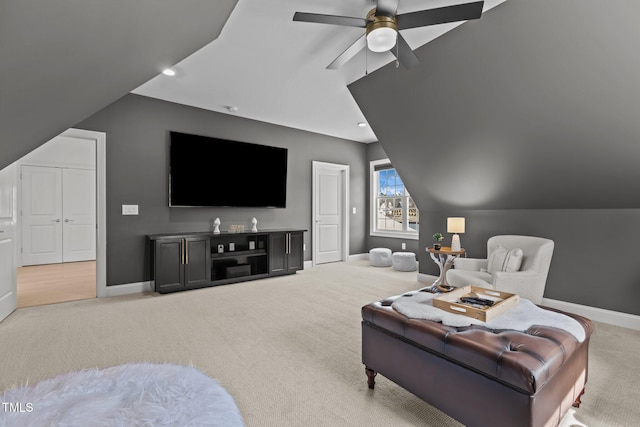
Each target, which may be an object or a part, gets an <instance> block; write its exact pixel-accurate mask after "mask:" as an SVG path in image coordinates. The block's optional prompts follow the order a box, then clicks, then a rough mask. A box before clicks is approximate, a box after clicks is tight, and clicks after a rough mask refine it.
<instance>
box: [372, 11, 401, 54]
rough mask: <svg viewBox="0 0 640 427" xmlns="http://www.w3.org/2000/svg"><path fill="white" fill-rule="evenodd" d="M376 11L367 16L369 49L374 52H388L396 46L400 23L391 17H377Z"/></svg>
mask: <svg viewBox="0 0 640 427" xmlns="http://www.w3.org/2000/svg"><path fill="white" fill-rule="evenodd" d="M375 11H376V10H375V9H373V10H372V11H370V12H369V14H368V15H367V20H368V21H369V24H367V47H368V48H369V50H370V51H372V52H386V51H388V50H391V48H392V47H394V46H395V45H396V42H397V39H398V21H396V19H395V18H391V17H389V16H376V15H375Z"/></svg>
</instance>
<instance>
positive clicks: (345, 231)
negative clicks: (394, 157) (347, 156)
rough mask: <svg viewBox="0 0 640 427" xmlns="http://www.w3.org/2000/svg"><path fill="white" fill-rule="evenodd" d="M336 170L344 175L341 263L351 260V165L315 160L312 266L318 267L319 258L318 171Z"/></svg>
mask: <svg viewBox="0 0 640 427" xmlns="http://www.w3.org/2000/svg"><path fill="white" fill-rule="evenodd" d="M321 167H322V168H329V169H335V170H338V171H340V172H341V173H342V178H343V179H342V213H341V215H340V220H341V222H342V236H341V239H342V255H341V257H340V258H341V261H343V262H346V261H348V260H349V200H350V197H349V188H350V185H349V175H350V172H349V165H342V164H338V163H327V162H320V161H316V160H314V161H313V162H312V179H311V181H312V182H311V216H312V218H311V230H312V231H311V241H312V242H313V244H312V245H311V246H312V251H311V262H312V266H315V265H316V259H317V258H318V239H317V238H316V236H317V235H318V229H317V227H318V218H317V215H316V207H317V204H318V194H317V193H316V183H317V177H318V169H320V168H321Z"/></svg>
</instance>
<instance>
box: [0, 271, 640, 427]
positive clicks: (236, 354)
mask: <svg viewBox="0 0 640 427" xmlns="http://www.w3.org/2000/svg"><path fill="white" fill-rule="evenodd" d="M420 286H421V285H420V284H419V283H418V282H417V281H416V273H415V272H409V273H406V272H397V271H394V270H393V269H391V268H376V267H370V266H369V265H368V263H367V262H365V261H358V262H352V263H348V264H345V263H334V264H325V265H321V266H318V267H315V268H313V269H308V270H305V271H304V272H301V273H298V274H296V275H293V276H285V277H281V278H272V279H266V280H259V281H253V282H245V283H241V284H235V285H227V286H219V287H215V288H207V289H202V290H197V291H189V292H182V293H176V294H170V295H158V294H149V295H136V296H125V297H116V298H101V299H95V300H87V301H77V302H70V303H64V304H57V305H50V306H42V307H32V308H24V309H19V310H18V311H17V312H16V313H14V314H12V315H11V316H10V317H9V318H8V319H6V320H5V321H4V322H2V323H0V361H1V363H0V391H1V390H5V389H7V388H11V387H14V386H16V385H23V384H25V382H27V381H28V382H30V383H33V382H37V381H40V380H42V379H45V378H49V377H52V376H55V375H57V374H60V373H64V372H69V371H74V370H79V369H83V368H92V367H98V368H104V367H109V366H114V365H119V364H123V363H128V362H154V363H162V362H169V363H176V364H184V365H192V366H194V367H196V368H198V369H200V370H202V371H203V372H205V373H207V374H208V375H210V376H211V377H213V378H215V379H217V380H218V381H219V382H220V384H221V385H222V386H223V387H225V389H226V390H227V391H228V392H229V393H230V394H231V395H232V396H233V397H234V399H235V400H236V403H237V404H238V407H239V408H240V411H241V412H242V414H243V417H244V419H245V423H246V425H247V426H305V427H311V426H332V427H335V426H394V427H395V426H460V424H459V423H457V422H456V421H455V420H452V419H451V418H449V417H448V416H446V415H444V414H443V413H441V412H439V411H438V410H436V409H434V408H433V407H431V406H430V405H429V404H427V403H425V402H423V401H422V400H420V399H418V398H417V397H415V396H413V395H412V394H411V393H409V392H407V391H405V390H403V389H402V388H400V387H398V386H397V385H395V384H394V383H392V382H390V381H388V380H386V379H385V378H384V377H381V376H378V377H377V378H376V383H377V384H376V389H375V390H373V391H372V390H369V389H368V388H367V384H366V376H365V374H364V369H363V366H362V363H361V360H360V319H361V318H360V308H361V307H362V306H363V305H365V304H367V303H369V302H372V301H375V300H378V299H381V298H384V297H387V296H390V295H395V294H398V293H402V292H405V291H409V290H413V289H417V288H418V287H420ZM639 354H640V332H638V331H632V330H628V329H623V328H618V327H613V326H609V325H603V324H597V325H596V332H595V335H594V336H593V337H592V344H591V356H590V372H589V382H588V384H587V392H586V394H585V395H584V397H583V405H582V407H581V408H580V409H578V410H577V411H576V412H575V413H572V414H570V415H569V417H567V418H566V419H565V425H566V426H581V425H586V426H590V427H592V426H612V427H615V426H625V427H626V426H631V425H636V424H635V423H636V421H637V420H638V419H640V405H638V402H639V401H640V385H639V384H640V372H639V371H638V369H637V362H638V360H639V359H638V357H639V356H638V355H639ZM34 410H37V408H34ZM1 415H2V414H1V413H0V417H1Z"/></svg>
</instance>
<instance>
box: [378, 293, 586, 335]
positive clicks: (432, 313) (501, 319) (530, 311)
mask: <svg viewBox="0 0 640 427" xmlns="http://www.w3.org/2000/svg"><path fill="white" fill-rule="evenodd" d="M436 295H437V294H432V293H429V292H417V293H415V294H414V295H413V296H409V297H401V298H398V299H396V300H395V301H394V303H393V304H391V307H392V308H393V309H395V310H396V311H398V312H399V313H402V314H404V315H405V316H407V317H410V318H412V319H426V320H433V321H435V322H442V324H443V325H448V326H456V327H462V326H470V325H482V326H486V327H487V328H489V329H512V330H516V331H526V330H527V329H529V328H530V327H531V326H533V325H540V326H551V327H553V328H558V329H563V330H565V331H567V332H569V333H570V334H571V335H573V336H574V337H576V339H577V340H578V341H579V342H582V341H584V339H585V332H584V328H583V327H582V326H581V325H580V323H578V322H577V321H576V320H575V319H572V318H571V317H569V316H565V315H564V314H561V313H556V312H554V311H549V310H545V309H543V308H540V307H538V306H537V305H535V304H534V303H532V302H531V301H529V300H527V299H524V298H521V299H520V303H519V304H518V305H517V306H515V307H513V308H511V309H509V310H507V311H506V312H504V313H503V314H501V315H499V316H496V317H494V318H493V319H491V320H490V321H488V322H483V321H481V320H477V319H474V318H472V317H468V316H464V315H462V314H454V313H449V312H448V311H445V310H441V309H439V308H438V307H434V306H433V304H432V301H431V300H432V299H433V297H434V296H436Z"/></svg>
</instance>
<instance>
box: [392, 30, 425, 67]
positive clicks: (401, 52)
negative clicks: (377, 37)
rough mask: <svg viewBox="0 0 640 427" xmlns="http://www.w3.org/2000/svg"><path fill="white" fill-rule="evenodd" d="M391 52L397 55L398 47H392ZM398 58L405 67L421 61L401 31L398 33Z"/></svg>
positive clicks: (413, 65)
mask: <svg viewBox="0 0 640 427" xmlns="http://www.w3.org/2000/svg"><path fill="white" fill-rule="evenodd" d="M391 53H393V54H394V55H395V54H396V49H391ZM397 58H398V62H400V63H401V64H402V66H403V67H404V68H412V67H415V66H416V65H418V64H419V63H420V60H419V59H418V57H417V56H416V54H415V53H413V50H412V49H411V47H410V46H409V44H408V43H407V41H406V40H405V39H404V37H402V35H401V34H400V33H398V46H397Z"/></svg>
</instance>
